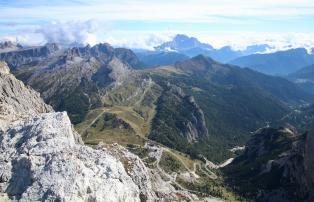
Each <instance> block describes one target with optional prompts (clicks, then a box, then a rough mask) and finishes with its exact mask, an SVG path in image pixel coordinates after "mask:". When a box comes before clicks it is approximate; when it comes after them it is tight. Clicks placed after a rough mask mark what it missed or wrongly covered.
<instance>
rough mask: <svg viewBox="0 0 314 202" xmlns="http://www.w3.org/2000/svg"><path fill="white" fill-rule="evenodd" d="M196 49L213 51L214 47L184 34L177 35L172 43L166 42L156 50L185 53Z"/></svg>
mask: <svg viewBox="0 0 314 202" xmlns="http://www.w3.org/2000/svg"><path fill="white" fill-rule="evenodd" d="M194 48H202V49H208V50H212V49H213V47H212V46H211V45H209V44H205V43H202V42H200V41H199V40H198V39H197V38H194V37H189V36H186V35H184V34H177V35H176V36H175V37H174V38H173V40H172V41H168V42H165V43H163V44H161V45H160V46H157V47H155V49H156V50H161V51H169V50H175V51H183V50H189V49H194Z"/></svg>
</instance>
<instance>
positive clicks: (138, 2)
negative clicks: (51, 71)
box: [0, 0, 314, 49]
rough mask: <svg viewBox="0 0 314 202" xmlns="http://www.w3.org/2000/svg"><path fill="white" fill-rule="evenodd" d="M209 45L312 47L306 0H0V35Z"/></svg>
mask: <svg viewBox="0 0 314 202" xmlns="http://www.w3.org/2000/svg"><path fill="white" fill-rule="evenodd" d="M179 33H180V34H187V35H189V36H194V37H197V38H199V39H200V40H201V41H202V42H206V43H210V44H212V45H213V46H214V47H217V48H218V47H222V46H225V45H231V46H232V47H234V48H237V49H241V48H243V47H245V46H247V45H252V44H258V43H267V44H270V45H273V46H274V47H276V48H278V49H283V48H286V47H314V0H171V1H170V0H158V1H157V0H86V1H84V0H47V1H45V0H0V40H2V41H4V40H13V41H17V42H19V43H22V44H26V45H38V44H44V43H47V42H57V43H60V44H68V43H82V44H91V45H94V44H96V43H99V42H109V43H111V44H112V45H114V46H124V47H130V48H146V49H152V48H153V47H154V46H156V45H159V44H160V43H162V42H164V41H167V40H170V39H171V38H172V37H174V36H175V35H176V34H179Z"/></svg>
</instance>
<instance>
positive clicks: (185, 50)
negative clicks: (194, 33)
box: [135, 34, 270, 65]
mask: <svg viewBox="0 0 314 202" xmlns="http://www.w3.org/2000/svg"><path fill="white" fill-rule="evenodd" d="M269 48H270V46H268V45H267V44H260V45H252V46H248V47H247V48H246V49H245V50H233V49H232V47H231V46H225V47H222V48H220V49H215V48H214V47H213V46H211V45H210V44H206V43H202V42H200V41H199V40H198V39H197V38H194V37H188V36H186V35H183V34H178V35H176V36H175V37H174V38H173V40H172V41H168V42H165V43H163V44H161V45H159V46H157V47H155V51H146V52H144V51H141V52H138V51H135V52H137V55H138V56H139V58H141V59H142V60H143V63H144V64H146V65H151V64H149V63H147V61H148V60H149V59H150V58H154V57H158V59H159V60H154V61H155V62H154V63H153V64H154V65H172V64H174V61H179V60H180V59H182V58H183V55H185V56H187V57H194V56H197V55H200V54H202V55H205V56H208V57H211V58H213V59H214V60H217V61H219V62H222V63H226V62H228V61H230V60H232V59H235V58H237V57H241V56H245V55H250V54H254V53H259V52H265V51H266V50H267V49H269ZM170 53H171V54H170ZM170 56H171V57H172V58H173V59H172V60H170V59H167V58H169V57H170ZM163 57H165V58H163ZM145 61H146V63H145ZM159 61H160V62H161V63H162V64H161V63H159Z"/></svg>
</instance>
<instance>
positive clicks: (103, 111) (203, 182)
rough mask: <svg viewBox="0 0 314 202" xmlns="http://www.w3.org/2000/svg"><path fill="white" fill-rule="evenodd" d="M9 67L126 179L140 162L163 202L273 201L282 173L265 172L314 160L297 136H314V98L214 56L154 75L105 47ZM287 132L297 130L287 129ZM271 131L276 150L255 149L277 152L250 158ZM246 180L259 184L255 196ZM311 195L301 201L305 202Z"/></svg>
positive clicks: (51, 54)
mask: <svg viewBox="0 0 314 202" xmlns="http://www.w3.org/2000/svg"><path fill="white" fill-rule="evenodd" d="M203 45H204V44H203ZM203 45H202V44H201V46H203ZM205 47H206V48H208V47H207V46H205ZM181 48H182V47H181ZM215 51H216V50H215ZM241 54H244V53H241ZM0 58H1V59H2V60H4V61H6V62H7V63H8V66H9V67H10V71H11V72H12V73H13V74H14V75H15V76H16V77H17V78H18V79H20V80H22V81H23V82H24V83H25V84H26V85H28V86H30V87H31V88H34V89H35V90H36V91H38V92H39V93H40V95H41V97H42V98H43V100H44V101H45V102H46V103H48V104H50V105H51V106H52V107H53V109H54V110H55V111H66V112H67V113H68V114H69V118H70V120H71V123H72V124H74V129H73V130H74V131H76V132H77V133H78V135H79V137H80V138H81V140H82V141H83V142H84V144H85V145H87V146H88V147H89V148H93V149H96V150H99V149H100V150H104V151H106V152H108V153H109V154H110V155H113V156H114V157H115V158H117V159H119V161H121V162H122V164H123V166H124V168H125V169H126V172H127V173H128V172H129V169H131V168H134V167H133V164H132V162H133V161H135V159H136V158H139V159H138V160H136V162H137V161H139V162H140V164H141V166H142V167H144V168H142V169H147V172H149V173H150V174H145V176H146V175H147V176H150V178H151V182H150V183H151V184H152V187H153V189H154V192H155V193H156V194H157V195H156V196H155V195H154V196H152V197H153V198H154V197H155V199H156V198H158V197H161V198H162V197H164V196H166V197H169V198H170V199H169V200H170V201H171V200H179V201H183V200H186V201H205V200H209V201H221V200H222V201H251V200H253V201H254V200H259V197H260V196H259V195H258V194H257V192H258V190H262V191H263V196H262V198H263V199H264V198H267V197H269V194H272V192H269V189H271V188H272V187H273V186H272V179H271V176H273V175H276V173H277V170H276V168H274V169H270V170H269V169H268V170H267V169H266V171H265V167H268V165H270V164H271V163H270V162H273V161H274V162H277V161H278V162H279V163H278V165H279V167H280V169H283V168H287V169H290V170H289V172H291V175H293V172H294V170H293V169H294V168H293V169H292V168H291V167H290V163H291V164H294V163H295V161H294V160H293V159H289V158H288V157H287V158H286V162H287V164H282V163H281V160H280V159H281V158H282V155H286V153H289V155H290V153H291V155H292V156H293V158H298V156H300V155H301V156H302V152H303V151H305V150H306V148H304V144H305V143H304V144H303V142H302V141H303V136H306V135H303V134H301V133H300V134H299V132H296V131H297V130H298V131H302V132H304V133H306V131H308V127H309V124H310V122H311V121H312V118H313V114H312V107H311V106H312V105H311V104H312V103H313V102H314V94H313V93H311V92H310V91H309V90H306V89H304V88H303V86H300V85H299V84H298V83H297V82H295V81H294V80H293V79H290V78H292V76H291V77H289V78H288V79H290V80H288V79H286V78H281V77H278V76H270V75H267V74H262V73H259V72H257V71H254V70H251V69H248V68H243V67H238V66H235V65H229V64H223V63H220V62H217V61H215V60H213V59H212V58H210V57H208V56H205V55H197V56H194V57H192V56H191V57H183V58H181V59H180V60H178V61H175V60H173V61H171V62H170V63H168V62H165V63H163V64H164V65H163V66H159V64H154V65H156V66H154V67H151V66H145V64H144V63H143V62H142V61H141V60H140V59H139V58H137V56H136V54H135V53H133V52H132V51H131V50H128V49H125V48H114V47H112V46H111V45H109V44H106V43H103V44H97V45H95V46H85V47H72V48H61V47H59V46H58V45H57V44H47V45H45V46H42V47H33V48H31V47H28V48H23V47H19V48H18V50H15V49H14V50H11V49H10V51H9V52H3V53H0ZM146 59H147V58H146ZM158 60H159V59H158ZM296 75H298V74H296ZM293 78H296V76H295V77H293ZM287 123H289V124H292V125H294V126H295V127H296V129H292V128H290V126H289V127H288V126H287V127H286V128H280V127H282V126H283V125H286V124H287ZM276 127H279V129H275V128H276ZM291 127H292V126H291ZM267 130H270V131H276V130H278V131H279V132H278V133H276V132H274V133H275V137H276V138H277V139H275V140H274V141H275V142H269V140H268V139H266V140H263V141H264V142H265V143H264V142H263V143H260V144H258V145H254V144H253V145H254V147H257V148H256V150H262V149H265V148H264V147H267V149H268V150H267V152H266V153H263V152H262V153H261V154H259V155H261V156H258V157H256V158H251V156H249V157H248V156H247V155H248V152H250V151H251V149H252V142H254V141H257V142H258V141H262V140H260V139H258V138H263V136H264V135H265V136H266V137H265V138H267V137H268V135H269V132H267ZM264 131H266V132H264ZM287 131H288V132H287ZM290 133H293V135H292V137H290V136H289V134H290ZM258 134H259V135H260V136H261V137H258ZM282 134H284V135H282ZM286 135H288V136H286ZM277 136H278V137H277ZM290 138H292V139H290ZM277 141H278V142H277ZM293 142H296V143H293ZM268 144H269V145H270V146H268ZM273 144H274V145H273ZM277 144H278V145H277ZM294 144H297V145H299V146H298V147H296V148H295V147H294V146H291V145H294ZM120 145H121V146H120ZM259 147H260V148H259ZM277 147H278V149H277ZM125 148H126V149H125ZM306 151H307V150H306ZM299 152H301V153H299ZM253 153H254V152H253ZM131 155H134V156H135V157H131ZM126 156H127V157H126ZM295 156H297V157H295ZM128 158H130V159H132V160H128ZM246 158H250V160H246ZM308 158H309V160H308V161H311V158H312V156H310V157H308ZM130 163H131V164H130ZM137 166H138V165H137ZM276 166H277V164H276ZM282 166H283V167H282ZM251 168H252V169H254V173H253V171H251V170H250V169H251ZM261 168H262V171H260V169H261ZM298 169H303V167H302V168H298ZM298 169H296V171H298ZM140 172H141V173H143V172H144V171H140ZM145 172H146V171H145ZM265 172H266V173H267V174H265ZM264 174H265V176H266V177H267V179H268V177H269V179H268V181H264V179H263V177H262V176H264ZM145 176H143V177H144V178H145ZM243 176H245V177H243ZM301 177H302V179H303V177H304V176H303V175H302V176H301ZM244 178H245V179H248V180H249V182H250V183H251V184H250V187H249V188H248V189H247V187H246V185H245V183H246V182H245V179H244ZM282 179H283V180H286V176H282ZM291 179H292V178H291ZM293 179H294V178H293ZM265 180H266V178H265ZM135 181H136V180H135ZM255 183H261V184H262V185H261V187H260V186H258V185H255ZM297 183H299V182H297ZM277 185H278V184H277ZM277 185H276V186H277ZM278 186H279V185H278ZM280 186H283V185H280ZM307 186H308V187H311V185H310V182H309V184H307ZM269 187H271V188H269ZM283 187H284V186H283ZM284 188H285V189H286V188H287V187H284ZM147 189H148V188H147ZM279 189H280V187H279ZM309 189H310V188H309ZM280 193H281V192H280ZM282 193H284V197H291V196H290V195H289V194H286V192H285V191H284V192H282ZM307 193H309V194H311V192H310V191H307ZM307 193H301V191H300V193H298V194H300V196H299V195H298V197H300V198H302V197H306V196H307V195H306V194H307ZM158 194H159V195H158ZM288 195H289V196H288ZM145 196H147V197H148V195H145ZM279 199H281V198H280V197H279ZM144 201H145V200H144ZM148 201H149V200H148Z"/></svg>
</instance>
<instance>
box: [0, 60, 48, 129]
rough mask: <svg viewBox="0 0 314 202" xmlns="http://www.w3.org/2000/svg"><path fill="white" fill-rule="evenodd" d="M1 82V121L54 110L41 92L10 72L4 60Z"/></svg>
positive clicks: (0, 72)
mask: <svg viewBox="0 0 314 202" xmlns="http://www.w3.org/2000/svg"><path fill="white" fill-rule="evenodd" d="M0 84H1V85H0V111H1V113H0V123H1V122H4V121H12V120H17V119H19V118H23V117H26V116H35V115H38V114H40V113H47V112H51V111H52V108H51V107H50V106H48V105H46V104H45V103H44V102H43V101H42V100H41V98H40V95H39V93H37V92H35V91H33V90H32V89H31V88H29V87H27V86H24V84H23V82H21V81H19V80H17V79H16V78H15V77H14V76H13V75H12V74H10V69H9V67H8V66H7V64H6V63H4V62H0Z"/></svg>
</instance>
